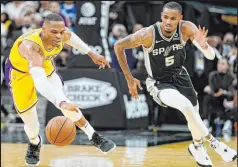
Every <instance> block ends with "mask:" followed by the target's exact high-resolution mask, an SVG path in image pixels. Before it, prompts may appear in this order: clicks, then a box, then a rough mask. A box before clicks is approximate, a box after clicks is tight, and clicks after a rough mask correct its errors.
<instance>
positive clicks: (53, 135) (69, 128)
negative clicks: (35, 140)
mask: <svg viewBox="0 0 238 167" xmlns="http://www.w3.org/2000/svg"><path fill="white" fill-rule="evenodd" d="M75 136H76V127H75V125H74V123H73V122H72V121H71V120H70V119H69V118H66V117H64V116H57V117H54V118H52V119H51V120H50V121H49V122H48V124H47V126H46V138H47V140H48V141H49V142H50V143H51V144H53V145H56V146H66V145H69V144H71V143H72V142H73V140H74V138H75Z"/></svg>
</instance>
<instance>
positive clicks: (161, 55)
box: [143, 21, 186, 82]
mask: <svg viewBox="0 0 238 167" xmlns="http://www.w3.org/2000/svg"><path fill="white" fill-rule="evenodd" d="M160 24H161V23H160V22H157V23H155V24H154V25H152V29H153V37H154V39H153V43H152V46H151V47H150V48H145V47H143V50H144V57H145V67H146V70H147V72H148V75H149V76H150V77H152V78H153V79H155V80H157V81H162V82H163V81H169V79H170V78H171V77H172V76H173V75H174V74H175V73H179V72H180V71H181V68H182V66H183V65H184V62H185V58H186V51H185V42H184V41H183V40H182V36H181V35H182V33H181V31H180V26H181V21H180V23H179V24H178V26H177V30H176V31H175V32H174V34H173V35H172V36H171V37H170V38H166V37H164V36H163V34H162V32H161V29H160Z"/></svg>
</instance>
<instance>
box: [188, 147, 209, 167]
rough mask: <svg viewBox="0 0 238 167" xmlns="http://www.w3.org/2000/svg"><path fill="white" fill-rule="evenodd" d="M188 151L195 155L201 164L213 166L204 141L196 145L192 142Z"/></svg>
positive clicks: (203, 166)
mask: <svg viewBox="0 0 238 167" xmlns="http://www.w3.org/2000/svg"><path fill="white" fill-rule="evenodd" d="M188 152H189V153H190V154H191V155H192V156H193V157H194V159H195V160H196V162H197V164H198V165H199V166H202V167H212V161H211V159H210V157H209V156H208V154H207V151H206V149H205V148H204V145H203V143H199V144H196V146H195V145H194V143H193V144H192V143H191V144H190V145H189V147H188Z"/></svg>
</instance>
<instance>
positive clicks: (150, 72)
mask: <svg viewBox="0 0 238 167" xmlns="http://www.w3.org/2000/svg"><path fill="white" fill-rule="evenodd" d="M143 51H144V59H145V69H146V71H147V73H148V74H149V75H150V76H151V77H153V74H152V69H151V66H150V57H149V56H150V55H149V52H148V51H147V50H145V48H144V47H143Z"/></svg>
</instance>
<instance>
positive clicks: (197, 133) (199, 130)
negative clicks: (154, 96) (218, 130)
mask: <svg viewBox="0 0 238 167" xmlns="http://www.w3.org/2000/svg"><path fill="white" fill-rule="evenodd" d="M158 98H159V99H160V100H161V102H162V103H164V104H165V105H167V106H170V107H172V108H176V109H178V110H179V111H181V112H182V113H183V114H184V116H185V118H186V120H187V122H188V128H189V130H190V131H191V133H192V136H193V138H194V139H195V140H196V139H197V140H199V139H200V138H201V136H207V135H208V134H209V132H208V130H207V128H206V127H205V126H204V125H203V122H202V120H200V119H199V116H198V114H197V113H196V112H195V110H194V107H193V105H192V103H191V102H190V101H189V100H188V99H187V98H186V97H185V96H184V95H182V94H181V93H180V92H179V91H178V90H175V89H163V90H161V91H160V92H159V93H158ZM189 152H190V153H191V154H192V155H193V156H194V158H195V160H196V161H197V163H198V164H199V165H202V166H212V162H211V160H210V157H209V156H208V154H207V152H206V150H205V148H204V147H203V144H202V142H201V143H200V144H199V145H196V146H195V145H193V144H190V145H189Z"/></svg>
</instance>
